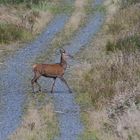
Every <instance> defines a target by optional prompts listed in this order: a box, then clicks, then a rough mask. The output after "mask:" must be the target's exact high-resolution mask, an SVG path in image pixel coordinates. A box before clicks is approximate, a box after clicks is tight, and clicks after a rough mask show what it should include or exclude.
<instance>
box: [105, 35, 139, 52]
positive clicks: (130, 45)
mask: <svg viewBox="0 0 140 140" xmlns="http://www.w3.org/2000/svg"><path fill="white" fill-rule="evenodd" d="M139 49H140V36H139V35H133V36H130V37H126V38H124V39H119V40H117V42H111V41H108V42H107V44H106V51H107V52H109V51H111V52H114V51H117V50H121V51H125V52H134V51H136V50H139Z"/></svg>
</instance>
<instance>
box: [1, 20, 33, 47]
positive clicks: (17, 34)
mask: <svg viewBox="0 0 140 140" xmlns="http://www.w3.org/2000/svg"><path fill="white" fill-rule="evenodd" d="M31 39H32V34H31V32H29V31H28V30H26V29H24V28H22V27H17V26H16V25H14V24H7V23H5V24H4V23H1V24H0V44H8V43H10V42H14V41H28V40H31Z"/></svg>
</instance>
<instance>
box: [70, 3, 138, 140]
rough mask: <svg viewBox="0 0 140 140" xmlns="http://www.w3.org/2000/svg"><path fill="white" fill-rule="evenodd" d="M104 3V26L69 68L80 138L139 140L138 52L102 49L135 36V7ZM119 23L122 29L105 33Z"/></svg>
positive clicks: (83, 139) (136, 15) (136, 19)
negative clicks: (78, 110) (81, 128)
mask: <svg viewBox="0 0 140 140" xmlns="http://www.w3.org/2000/svg"><path fill="white" fill-rule="evenodd" d="M105 4H106V6H107V18H106V21H105V23H104V26H103V28H102V30H101V32H100V33H98V35H97V36H96V38H94V39H93V42H92V43H91V44H90V45H89V48H86V49H84V50H83V51H81V53H79V54H78V56H77V59H79V61H80V62H81V64H80V65H78V66H73V71H72V72H71V76H72V77H73V79H72V80H70V81H71V83H75V84H74V89H75V90H76V92H78V93H77V95H76V96H77V97H76V98H77V99H76V100H77V101H78V103H79V104H80V105H81V109H82V111H81V116H82V120H83V123H84V124H85V132H84V133H83V134H82V135H81V137H80V139H81V140H87V139H95V140H98V139H99V140H131V139H133V140H139V139H140V127H139V123H138V122H139V120H138V118H139V116H140V108H139V104H140V94H139V93H140V79H139V69H140V62H139V59H140V58H139V55H140V53H139V50H137V49H135V51H132V52H131V51H127V50H125V51H124V50H118V51H114V52H107V50H106V44H107V42H108V40H110V41H111V42H113V43H115V42H117V41H119V39H120V38H121V39H123V38H127V37H129V36H131V35H136V34H137V35H139V33H140V32H139V26H137V25H139V20H138V17H139V9H137V7H138V6H139V5H132V6H129V7H126V8H124V9H119V6H120V5H117V7H114V6H115V4H117V3H114V4H113V3H111V1H110V2H109V1H108V0H107V1H105ZM110 4H111V5H110ZM134 11H135V12H134ZM134 13H135V14H134ZM128 19H129V20H128ZM122 21H123V22H122ZM120 22H121V26H123V29H122V30H120V31H119V32H118V29H117V28H116V26H115V29H114V33H112V32H108V28H109V26H110V24H113V25H114V24H117V25H118V24H119V25H120ZM134 29H135V30H134ZM132 31H133V32H132ZM124 32H126V34H124V37H122V34H123V33H124ZM130 33H132V34H130ZM136 41H137V40H136ZM124 45H125V44H124ZM134 45H136V44H134ZM127 47H129V46H127V43H126V49H127ZM131 47H133V46H131ZM138 49H139V48H138ZM86 68H87V70H86ZM77 71H78V73H77ZM136 122H137V123H136Z"/></svg>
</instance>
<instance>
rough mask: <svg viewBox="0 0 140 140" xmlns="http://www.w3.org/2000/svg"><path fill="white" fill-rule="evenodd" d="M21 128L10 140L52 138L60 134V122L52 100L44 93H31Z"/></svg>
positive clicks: (49, 139) (44, 139) (48, 139)
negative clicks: (58, 122)
mask: <svg viewBox="0 0 140 140" xmlns="http://www.w3.org/2000/svg"><path fill="white" fill-rule="evenodd" d="M24 111H25V112H26V113H25V115H24V116H23V120H22V123H21V125H20V126H19V128H18V129H17V130H16V131H15V132H14V133H13V134H12V135H11V136H10V137H9V139H10V140H19V139H20V140H25V139H26V140H52V139H54V137H55V136H56V135H57V134H58V132H59V130H58V124H57V119H56V114H55V113H54V107H53V104H52V100H51V99H50V98H49V97H48V96H46V95H45V94H43V93H39V94H36V95H30V98H29V99H28V103H27V105H26V108H25V109H24Z"/></svg>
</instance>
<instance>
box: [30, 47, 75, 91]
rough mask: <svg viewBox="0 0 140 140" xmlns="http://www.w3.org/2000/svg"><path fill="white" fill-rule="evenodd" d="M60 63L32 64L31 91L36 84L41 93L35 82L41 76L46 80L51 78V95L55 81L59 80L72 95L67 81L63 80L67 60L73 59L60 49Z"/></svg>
mask: <svg viewBox="0 0 140 140" xmlns="http://www.w3.org/2000/svg"><path fill="white" fill-rule="evenodd" d="M60 54H61V57H60V63H55V64H34V65H33V72H34V77H33V79H32V80H31V85H32V91H33V93H35V91H34V84H35V83H36V84H37V86H38V88H39V91H40V92H41V86H40V84H39V83H38V82H37V80H38V79H39V78H40V77H41V76H43V77H46V78H52V79H53V84H52V88H51V93H53V90H54V86H55V82H56V79H57V78H59V79H60V80H61V81H62V82H63V83H64V84H65V85H66V86H67V87H68V89H69V92H70V93H72V90H71V89H70V87H69V85H68V83H67V81H66V80H65V79H64V77H63V76H64V73H65V71H66V69H67V58H68V57H70V58H73V56H71V55H70V54H68V53H66V51H65V50H64V49H63V48H62V49H60Z"/></svg>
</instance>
